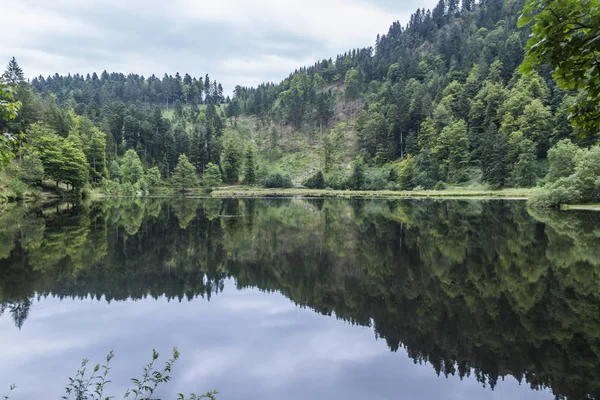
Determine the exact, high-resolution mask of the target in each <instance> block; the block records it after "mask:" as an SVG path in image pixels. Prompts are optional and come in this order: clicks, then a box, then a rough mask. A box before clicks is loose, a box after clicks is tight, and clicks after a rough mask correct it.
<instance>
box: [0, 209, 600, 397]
mask: <svg viewBox="0 0 600 400" xmlns="http://www.w3.org/2000/svg"><path fill="white" fill-rule="evenodd" d="M599 305H600V214H597V213H558V212H544V213H536V212H532V211H528V210H527V208H526V207H525V204H524V203H523V202H516V201H456V200H451V201H434V200H307V199H270V200H260V199H252V200H251V199H241V200H232V199H228V200H213V199H208V200H207V199H189V200H180V201H174V200H169V201H161V200H143V199H135V200H132V199H123V200H113V201H99V202H89V203H82V204H78V205H57V206H53V207H46V208H36V207H31V206H11V207H9V208H6V209H4V210H2V211H1V212H0V360H2V362H0V394H3V392H5V391H7V390H4V388H6V389H8V386H9V385H10V384H11V383H13V382H14V383H16V384H17V386H18V388H17V390H16V391H15V392H14V394H13V395H11V400H12V399H31V398H56V399H58V398H60V396H61V395H62V394H63V388H64V386H65V384H66V383H67V377H69V376H73V375H74V373H75V372H76V370H77V368H78V366H79V364H80V362H81V359H82V358H83V357H87V358H90V359H91V361H92V362H94V363H95V362H101V361H102V360H103V357H104V356H105V354H106V353H107V352H108V351H109V350H111V349H114V350H115V354H116V356H115V359H114V360H113V364H114V369H113V373H112V378H113V384H112V385H111V386H109V388H110V394H112V395H117V396H118V398H121V395H122V393H123V391H124V389H125V387H126V385H127V383H128V378H129V377H133V376H136V375H139V374H140V373H141V368H142V366H143V364H145V363H146V362H147V361H149V358H150V356H151V351H152V349H153V348H156V349H157V350H159V351H160V352H161V356H162V357H161V358H163V359H166V358H167V356H168V355H169V352H170V350H171V348H172V347H174V346H177V347H178V348H179V350H180V352H181V353H182V356H181V359H180V360H179V361H178V363H177V364H176V366H175V370H174V373H173V376H174V379H173V381H172V382H171V383H170V384H169V385H167V386H165V387H164V388H163V390H162V392H161V393H159V397H161V398H163V399H171V398H175V397H176V393H178V392H192V391H195V392H205V391H207V390H212V389H217V390H218V391H219V392H220V395H219V397H218V398H219V399H257V398H260V399H268V400H270V399H307V398H316V399H321V398H322V399H328V400H331V399H340V400H341V399H343V400H348V399H396V398H402V399H412V398H415V399H439V398H444V399H506V398H510V399H553V398H554V397H555V396H562V397H564V398H568V399H579V398H592V399H596V398H600V372H599V371H600V307H599Z"/></svg>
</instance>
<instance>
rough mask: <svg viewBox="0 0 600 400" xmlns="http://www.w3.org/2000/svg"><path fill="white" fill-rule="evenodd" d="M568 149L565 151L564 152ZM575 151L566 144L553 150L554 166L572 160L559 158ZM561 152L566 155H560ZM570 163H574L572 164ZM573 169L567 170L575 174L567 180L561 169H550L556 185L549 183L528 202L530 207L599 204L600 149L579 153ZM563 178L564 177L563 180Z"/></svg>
mask: <svg viewBox="0 0 600 400" xmlns="http://www.w3.org/2000/svg"><path fill="white" fill-rule="evenodd" d="M565 148H566V150H565ZM571 151H573V150H572V148H571V147H570V146H567V145H566V142H565V143H563V142H561V144H559V146H557V148H555V149H553V150H551V154H553V156H552V158H553V160H552V162H553V163H558V162H562V161H560V160H563V161H564V160H565V159H569V160H570V158H569V157H567V156H564V157H558V156H559V155H561V156H562V155H564V153H568V152H571ZM557 152H562V153H563V154H558V153H557ZM569 162H571V161H569ZM574 163H575V165H574V167H573V165H571V164H569V163H567V164H569V165H567V166H566V167H565V168H567V169H568V170H569V171H572V173H571V174H570V175H569V176H564V175H566V173H562V172H560V171H558V166H556V165H551V168H550V169H551V171H554V172H551V173H550V174H549V175H551V176H550V177H549V179H548V180H551V179H555V180H554V182H549V183H547V184H546V185H545V186H544V187H543V188H542V189H541V190H540V191H538V192H537V193H535V194H534V195H533V196H531V197H530V198H529V205H531V206H532V207H538V208H548V207H558V206H560V205H561V204H574V203H579V202H585V203H588V202H590V203H591V202H596V201H599V200H600V178H598V176H599V175H600V146H594V147H592V148H590V149H589V150H580V151H578V152H576V156H575V157H574ZM560 175H563V176H562V177H560Z"/></svg>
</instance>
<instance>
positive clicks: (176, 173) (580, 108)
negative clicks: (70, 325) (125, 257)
mask: <svg viewBox="0 0 600 400" xmlns="http://www.w3.org/2000/svg"><path fill="white" fill-rule="evenodd" d="M555 27H560V28H561V29H555ZM562 28H564V29H562ZM599 35H600V12H599V10H598V5H597V4H596V2H594V1H575V0H564V1H556V0H554V1H548V0H529V1H528V2H525V0H481V1H480V2H478V3H476V2H475V1H474V0H463V1H462V2H459V1H458V0H440V2H439V3H438V4H437V6H436V7H435V8H433V9H432V10H425V9H418V10H417V11H416V12H415V13H414V14H413V15H412V16H411V17H410V21H409V22H408V23H407V24H405V25H402V24H400V23H399V22H394V23H393V24H392V25H391V26H390V28H389V31H388V32H387V33H384V34H381V35H378V36H377V37H376V38H374V39H375V43H374V46H372V47H367V48H358V49H352V50H349V51H347V52H346V53H344V54H340V55H338V56H337V57H335V59H333V58H330V59H324V60H321V61H317V62H315V64H314V65H311V66H306V67H302V68H299V69H297V70H296V71H294V72H293V73H291V74H290V75H289V76H288V77H287V78H286V79H284V80H283V81H281V82H280V83H277V84H274V83H264V84H261V85H259V86H258V87H241V86H235V89H234V90H233V92H232V93H231V94H229V95H227V94H226V93H225V92H224V90H223V86H222V85H221V84H220V83H218V81H216V80H215V79H214V78H211V77H209V76H208V75H205V76H204V77H201V76H200V77H193V76H192V75H190V74H188V73H185V74H183V76H182V75H181V74H179V73H177V74H175V76H171V75H168V74H165V75H164V76H163V77H162V78H158V77H156V76H154V75H153V76H150V77H144V76H139V75H135V74H130V75H127V76H125V75H124V74H121V73H109V72H107V71H103V72H101V73H96V72H94V73H91V74H87V75H85V76H83V75H78V74H76V75H67V76H61V75H58V74H56V75H54V76H48V77H43V76H39V77H34V78H31V79H27V78H28V77H26V71H22V69H21V67H20V66H19V64H18V62H17V60H15V59H14V58H13V59H12V60H10V62H9V64H8V66H7V68H6V73H5V75H4V82H3V84H2V85H3V86H2V93H3V94H2V95H3V97H5V101H4V102H3V104H5V105H6V106H3V117H4V120H3V121H2V122H1V123H0V124H1V125H0V128H1V131H2V132H10V136H4V137H3V140H2V154H3V158H2V161H3V164H4V165H5V168H4V171H3V172H2V173H1V174H2V176H0V185H2V192H3V193H5V194H3V196H4V197H13V198H20V197H23V196H26V195H27V194H29V195H31V194H32V193H34V194H35V193H36V190H40V188H41V190H57V191H62V192H75V193H84V194H85V193H87V192H89V191H93V190H98V191H101V192H103V193H107V194H116V193H136V192H137V193H150V192H152V191H160V190H165V188H167V187H168V188H169V190H171V191H173V192H182V191H186V190H187V189H189V188H193V187H197V186H199V185H202V186H205V187H206V188H207V189H209V190H211V189H213V188H216V187H218V186H219V185H220V184H222V183H224V184H228V185H237V184H243V185H249V186H253V185H254V186H265V187H271V188H272V187H291V186H305V187H309V188H314V189H325V188H330V189H336V190H345V189H353V190H382V189H387V190H414V189H419V190H433V189H435V190H445V189H449V188H486V189H502V188H534V187H543V189H542V190H538V191H535V192H534V193H533V194H532V196H531V201H532V203H533V204H536V205H540V206H556V205H559V204H562V203H578V202H597V201H598V200H600V181H599V180H598V176H599V175H600V147H598V139H599V135H598V126H599V125H600V124H599V121H600V117H599V115H600V111H599V110H600V108H599V107H598V105H597V104H598V102H597V100H598V98H599V97H600V94H599V91H600V90H599V89H598V87H599V85H598V83H600V78H599V76H600V71H599V68H598V66H597V60H598V57H599V55H598V53H599V52H598V49H597V48H595V47H594V44H593V43H595V41H594V38H598V36H599ZM553 43H554V44H555V45H552V44H553Z"/></svg>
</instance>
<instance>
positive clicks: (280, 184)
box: [264, 173, 293, 188]
mask: <svg viewBox="0 0 600 400" xmlns="http://www.w3.org/2000/svg"><path fill="white" fill-rule="evenodd" d="M264 186H265V187H266V188H291V187H292V186H293V185H292V178H290V176H289V175H287V174H280V173H275V174H271V175H269V176H267V178H266V179H265V183H264Z"/></svg>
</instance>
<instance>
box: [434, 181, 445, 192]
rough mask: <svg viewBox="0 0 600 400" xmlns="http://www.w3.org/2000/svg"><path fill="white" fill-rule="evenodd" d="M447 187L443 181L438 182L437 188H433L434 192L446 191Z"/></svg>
mask: <svg viewBox="0 0 600 400" xmlns="http://www.w3.org/2000/svg"><path fill="white" fill-rule="evenodd" d="M446 188H447V185H446V184H445V183H444V182H442V181H438V182H437V183H436V184H435V186H434V187H433V190H446Z"/></svg>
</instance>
